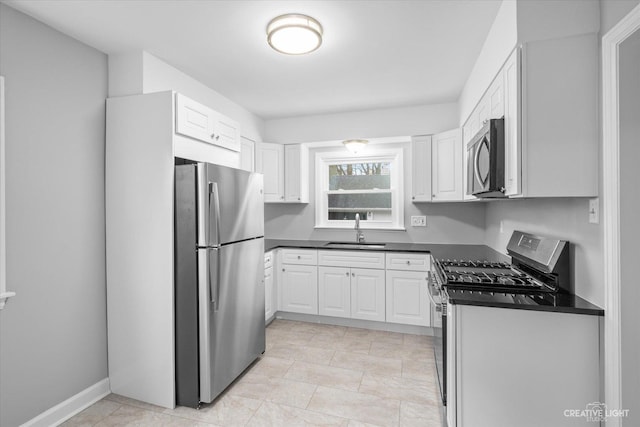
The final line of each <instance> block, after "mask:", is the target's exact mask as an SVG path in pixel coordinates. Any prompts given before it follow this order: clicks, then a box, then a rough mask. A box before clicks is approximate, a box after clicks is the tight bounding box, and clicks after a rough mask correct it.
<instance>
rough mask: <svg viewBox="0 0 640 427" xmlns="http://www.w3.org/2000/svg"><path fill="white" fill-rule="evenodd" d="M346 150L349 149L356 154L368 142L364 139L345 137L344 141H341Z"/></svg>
mask: <svg viewBox="0 0 640 427" xmlns="http://www.w3.org/2000/svg"><path fill="white" fill-rule="evenodd" d="M342 143H343V144H344V146H345V147H347V150H349V151H351V152H352V153H353V154H357V153H358V152H359V151H362V149H363V148H364V147H365V146H366V145H367V144H368V143H369V141H367V140H366V139H347V140H346V141H342Z"/></svg>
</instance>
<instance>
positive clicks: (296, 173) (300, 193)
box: [284, 144, 309, 203]
mask: <svg viewBox="0 0 640 427" xmlns="http://www.w3.org/2000/svg"><path fill="white" fill-rule="evenodd" d="M284 190H285V197H284V199H285V201H287V202H290V203H309V149H308V148H307V147H305V146H304V145H301V144H291V145H285V147H284Z"/></svg>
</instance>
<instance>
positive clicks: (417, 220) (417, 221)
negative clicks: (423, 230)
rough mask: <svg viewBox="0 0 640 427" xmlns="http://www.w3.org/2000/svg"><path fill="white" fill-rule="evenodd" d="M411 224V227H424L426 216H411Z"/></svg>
mask: <svg viewBox="0 0 640 427" xmlns="http://www.w3.org/2000/svg"><path fill="white" fill-rule="evenodd" d="M411 226H412V227H426V226H427V217H426V216H412V217H411Z"/></svg>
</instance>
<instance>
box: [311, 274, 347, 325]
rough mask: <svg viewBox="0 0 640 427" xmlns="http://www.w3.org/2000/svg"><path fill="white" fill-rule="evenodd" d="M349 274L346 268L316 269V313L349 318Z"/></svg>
mask: <svg viewBox="0 0 640 427" xmlns="http://www.w3.org/2000/svg"><path fill="white" fill-rule="evenodd" d="M350 283H351V272H350V269H349V268H346V267H318V312H319V313H320V314H321V315H323V316H335V317H351V287H350Z"/></svg>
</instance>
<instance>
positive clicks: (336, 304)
mask: <svg viewBox="0 0 640 427" xmlns="http://www.w3.org/2000/svg"><path fill="white" fill-rule="evenodd" d="M318 304H319V307H318V312H319V314H321V315H324V316H335V317H348V318H353V319H363V320H375V321H378V322H384V319H385V312H384V307H385V306H384V270H374V269H370V268H348V267H318Z"/></svg>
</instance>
